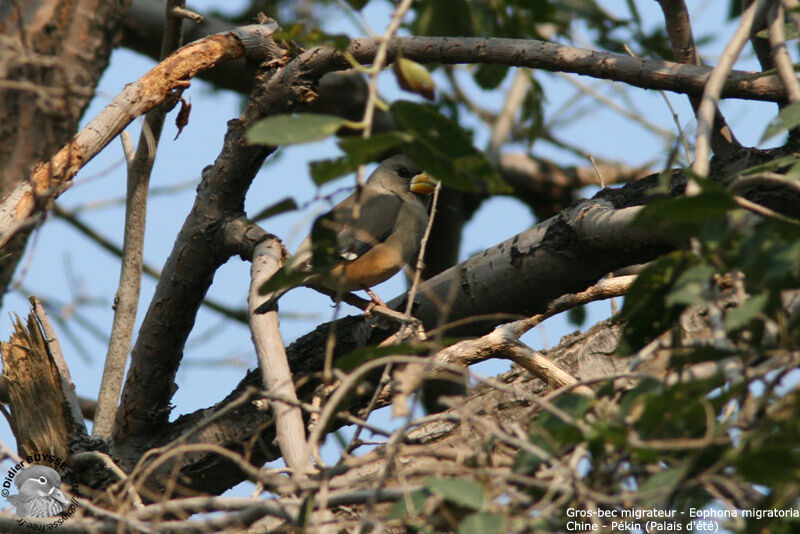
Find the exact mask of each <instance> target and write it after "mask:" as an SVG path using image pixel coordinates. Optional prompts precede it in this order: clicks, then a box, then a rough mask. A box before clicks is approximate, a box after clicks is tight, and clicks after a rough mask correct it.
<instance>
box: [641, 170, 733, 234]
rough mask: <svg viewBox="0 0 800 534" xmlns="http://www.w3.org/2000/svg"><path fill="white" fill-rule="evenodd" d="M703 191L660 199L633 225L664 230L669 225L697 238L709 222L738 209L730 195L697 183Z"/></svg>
mask: <svg viewBox="0 0 800 534" xmlns="http://www.w3.org/2000/svg"><path fill="white" fill-rule="evenodd" d="M698 184H699V185H700V187H701V188H702V191H701V193H700V194H699V195H695V196H691V197H686V196H683V197H676V198H666V199H659V200H655V201H652V202H650V203H649V204H648V205H647V206H645V208H644V209H643V210H642V211H641V212H639V214H637V216H636V218H635V219H634V222H633V223H632V224H633V225H634V226H636V225H641V226H643V227H646V228H654V229H661V230H662V231H663V230H664V226H665V225H669V227H670V228H673V229H675V230H677V231H679V232H680V233H681V234H685V235H690V236H691V235H695V233H696V232H698V231H699V229H700V227H701V226H702V225H703V224H704V223H707V222H710V221H713V220H719V219H720V218H722V217H724V216H725V215H726V214H727V213H728V211H730V210H732V209H735V208H737V207H738V205H737V204H736V202H735V201H734V200H733V198H732V196H731V194H730V193H729V192H728V191H726V190H725V189H723V188H722V187H721V186H719V185H717V184H714V183H711V182H709V181H708V180H700V181H699V182H698Z"/></svg>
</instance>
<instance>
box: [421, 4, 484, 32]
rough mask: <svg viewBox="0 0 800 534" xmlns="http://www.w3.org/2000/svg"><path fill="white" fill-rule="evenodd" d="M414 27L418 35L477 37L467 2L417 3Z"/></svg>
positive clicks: (470, 8) (470, 9)
mask: <svg viewBox="0 0 800 534" xmlns="http://www.w3.org/2000/svg"><path fill="white" fill-rule="evenodd" d="M417 5H418V6H419V7H417V17H416V18H415V20H414V24H413V27H412V30H413V33H414V34H416V35H439V36H443V37H447V36H452V37H470V36H472V35H475V20H474V17H473V13H472V7H471V5H470V2H468V1H467V0H426V1H425V2H419V3H417Z"/></svg>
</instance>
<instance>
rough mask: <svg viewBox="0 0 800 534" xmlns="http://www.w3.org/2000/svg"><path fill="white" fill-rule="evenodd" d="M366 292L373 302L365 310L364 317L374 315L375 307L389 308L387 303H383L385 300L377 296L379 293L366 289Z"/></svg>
mask: <svg viewBox="0 0 800 534" xmlns="http://www.w3.org/2000/svg"><path fill="white" fill-rule="evenodd" d="M364 291H366V292H367V295H369V298H371V299H372V301H370V303H369V304H367V307H366V308H365V309H364V315H367V316H369V315H371V314H372V309H373V308H375V306H383V307H384V308H388V306H387V305H386V303H385V302H383V299H381V298H380V297H379V296H378V295H377V293H375V292H374V291H372V290H371V289H370V288H368V287H365V288H364Z"/></svg>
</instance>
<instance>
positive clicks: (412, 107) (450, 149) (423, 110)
mask: <svg viewBox="0 0 800 534" xmlns="http://www.w3.org/2000/svg"><path fill="white" fill-rule="evenodd" d="M391 112H392V116H393V117H394V119H395V122H397V124H398V125H399V126H400V127H401V128H402V129H403V130H404V131H405V132H406V133H407V134H409V135H411V136H412V137H413V141H411V142H410V143H406V144H405V146H404V147H403V151H404V152H405V153H406V154H408V156H409V157H410V158H411V159H413V160H414V161H415V162H416V163H417V165H419V166H420V167H422V168H423V169H425V170H426V171H428V172H429V173H431V174H432V175H434V176H435V177H436V178H437V179H439V180H441V181H442V183H444V184H445V185H447V186H449V187H452V188H454V189H459V190H462V191H477V192H490V193H501V192H507V191H509V190H510V189H509V187H508V186H507V185H506V184H505V182H503V181H502V179H501V178H500V176H499V175H498V174H497V172H496V171H495V170H494V168H493V167H492V165H491V164H490V163H489V160H487V159H486V156H484V155H483V153H481V152H479V151H478V150H477V149H475V147H473V146H472V139H471V137H470V135H469V134H467V132H465V131H464V130H463V129H462V128H461V126H459V124H458V123H456V122H455V121H453V120H452V119H449V118H447V117H445V116H444V115H442V114H441V113H439V112H438V111H437V110H436V108H434V107H432V106H429V105H424V104H415V103H412V102H406V101H402V100H401V101H398V102H395V103H394V104H393V105H392V107H391Z"/></svg>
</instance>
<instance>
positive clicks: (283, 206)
mask: <svg viewBox="0 0 800 534" xmlns="http://www.w3.org/2000/svg"><path fill="white" fill-rule="evenodd" d="M296 209H297V202H295V201H294V199H293V198H289V197H286V198H284V199H283V200H279V201H278V202H276V203H275V204H272V205H271V206H267V207H266V208H264V209H263V210H261V211H259V212H258V213H256V214H255V215H253V216H252V217H250V219H252V220H253V221H263V220H264V219H268V218H269V217H274V216H275V215H280V214H281V213H286V212H287V211H294V210H296Z"/></svg>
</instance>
